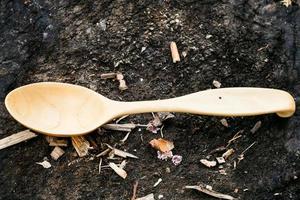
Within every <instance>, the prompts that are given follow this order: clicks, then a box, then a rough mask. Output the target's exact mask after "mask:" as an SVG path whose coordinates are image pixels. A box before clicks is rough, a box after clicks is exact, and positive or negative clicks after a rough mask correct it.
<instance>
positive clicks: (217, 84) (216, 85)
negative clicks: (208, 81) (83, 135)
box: [212, 80, 222, 88]
mask: <svg viewBox="0 0 300 200" xmlns="http://www.w3.org/2000/svg"><path fill="white" fill-rule="evenodd" d="M212 84H213V85H214V86H215V87H216V88H220V87H221V85H222V84H221V83H220V82H219V81H216V80H214V81H213V82H212Z"/></svg>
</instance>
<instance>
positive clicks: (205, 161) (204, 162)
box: [200, 159, 217, 167]
mask: <svg viewBox="0 0 300 200" xmlns="http://www.w3.org/2000/svg"><path fill="white" fill-rule="evenodd" d="M200 162H201V163H202V164H203V165H205V166H206V167H214V166H216V165H217V162H216V161H209V160H206V159H201V160H200Z"/></svg>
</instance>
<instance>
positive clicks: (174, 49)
mask: <svg viewBox="0 0 300 200" xmlns="http://www.w3.org/2000/svg"><path fill="white" fill-rule="evenodd" d="M170 49H171V55H172V59H173V63H176V62H179V61H180V56H179V53H178V49H177V45H176V43H175V42H171V43H170Z"/></svg>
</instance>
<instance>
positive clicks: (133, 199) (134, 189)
mask: <svg viewBox="0 0 300 200" xmlns="http://www.w3.org/2000/svg"><path fill="white" fill-rule="evenodd" d="M138 185H139V182H138V181H135V182H134V184H133V190H132V197H131V200H135V199H136V191H137V187H138Z"/></svg>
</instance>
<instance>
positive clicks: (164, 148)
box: [149, 138, 174, 153]
mask: <svg viewBox="0 0 300 200" xmlns="http://www.w3.org/2000/svg"><path fill="white" fill-rule="evenodd" d="M149 143H150V145H151V146H152V147H153V148H154V149H156V150H159V151H160V152H162V153H165V152H168V151H171V150H172V149H173V148H174V144H173V142H171V141H168V140H165V139H162V138H159V139H153V140H151V141H150V142H149Z"/></svg>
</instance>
